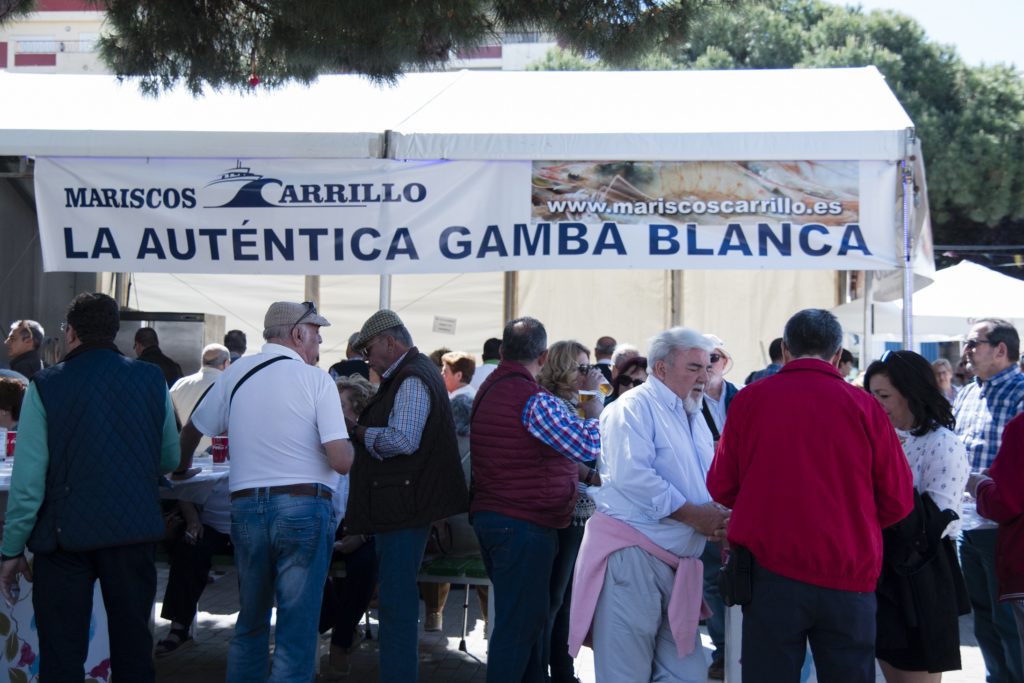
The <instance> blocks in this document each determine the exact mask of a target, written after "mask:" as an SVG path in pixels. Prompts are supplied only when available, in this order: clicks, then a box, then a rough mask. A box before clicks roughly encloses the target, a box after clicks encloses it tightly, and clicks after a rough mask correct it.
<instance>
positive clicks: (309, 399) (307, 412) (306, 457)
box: [192, 344, 348, 491]
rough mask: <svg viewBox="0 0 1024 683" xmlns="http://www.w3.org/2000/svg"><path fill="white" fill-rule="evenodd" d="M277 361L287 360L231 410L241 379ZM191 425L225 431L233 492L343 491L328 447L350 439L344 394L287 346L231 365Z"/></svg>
mask: <svg viewBox="0 0 1024 683" xmlns="http://www.w3.org/2000/svg"><path fill="white" fill-rule="evenodd" d="M276 356H286V357H287V359H286V360H282V361H277V362H275V363H272V364H270V365H267V366H266V367H264V368H261V369H260V370H258V371H257V372H256V373H255V374H253V375H252V376H250V377H249V379H247V380H246V381H245V384H243V385H242V386H241V387H240V388H239V390H238V392H237V393H236V394H235V398H234V401H233V402H232V403H231V404H230V411H229V405H228V400H229V398H230V396H231V391H232V390H233V389H234V387H235V385H236V384H238V382H239V380H241V379H242V377H244V376H245V375H246V374H247V373H248V372H249V370H251V369H252V368H254V367H256V366H257V365H259V364H260V363H263V362H265V361H267V360H270V359H271V358H274V357H276ZM229 412H230V415H229ZM192 424H193V425H195V427H196V429H198V430H199V431H200V432H202V433H203V434H206V435H208V436H212V435H215V434H220V433H222V432H224V431H225V430H227V432H228V438H229V444H230V445H229V452H230V456H231V460H230V463H231V471H230V483H229V488H230V489H231V491H240V490H242V489H248V488H256V487H262V486H281V485H286V484H305V483H318V484H324V485H326V486H329V487H331V488H332V489H334V488H337V486H338V477H339V476H340V475H339V474H338V473H337V472H335V471H334V470H332V469H331V467H330V465H328V463H327V452H326V451H325V450H324V447H323V444H325V443H327V442H329V441H335V440H337V439H347V438H348V431H347V430H346V429H345V419H344V416H343V415H342V412H341V398H340V397H339V396H338V389H337V387H336V386H335V385H334V382H333V381H332V380H331V376H330V375H328V374H327V373H326V372H325V371H323V370H321V369H319V368H316V367H313V366H312V365H306V363H305V362H304V361H303V360H302V359H301V358H300V357H299V355H298V354H297V353H296V352H295V351H293V350H292V349H289V348H287V347H285V346H281V345H279V344H264V345H263V349H262V350H261V351H260V353H258V354H256V355H252V356H243V357H242V358H239V359H238V360H237V361H235V362H234V363H232V364H231V365H229V366H228V368H227V370H225V371H224V374H223V375H222V376H221V378H220V381H218V382H217V383H216V384H215V385H214V387H213V389H212V390H211V391H210V393H209V394H207V395H206V398H205V399H203V402H202V403H201V404H200V405H199V407H198V408H197V409H196V411H195V413H193V415H192Z"/></svg>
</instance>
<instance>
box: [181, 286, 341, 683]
mask: <svg viewBox="0 0 1024 683" xmlns="http://www.w3.org/2000/svg"><path fill="white" fill-rule="evenodd" d="M329 324H330V323H328V322H327V319H326V318H324V317H323V316H321V315H320V314H319V313H317V310H316V306H315V305H314V304H313V302H311V301H307V302H305V303H301V304H300V303H293V302H289V301H278V302H277V303H274V304H271V306H270V308H269V309H268V310H267V314H266V316H265V317H264V319H263V328H264V329H263V338H264V339H265V340H266V341H267V343H266V344H264V345H263V348H262V349H261V350H260V352H259V353H258V354H255V355H249V356H242V357H241V358H239V359H238V361H236V362H234V363H232V364H231V365H229V366H228V368H227V369H226V370H225V371H224V373H223V374H222V375H221V376H220V378H219V379H218V381H217V382H216V383H215V384H214V385H213V388H212V389H211V390H210V393H209V394H207V395H206V397H205V398H204V399H203V400H202V401H201V402H200V403H199V406H198V407H197V408H196V409H195V412H193V413H192V417H191V419H190V420H189V421H188V423H187V424H186V425H185V427H184V428H183V429H182V432H181V458H182V460H181V462H182V468H181V469H182V470H184V469H185V466H187V465H188V464H191V461H192V454H193V452H194V451H195V447H196V444H197V443H198V441H199V438H200V433H202V434H206V435H207V436H213V435H216V434H223V433H224V432H227V433H228V436H229V437H230V439H231V474H230V478H229V479H230V480H229V486H228V487H229V489H230V490H231V542H232V544H234V546H235V565H236V566H237V568H238V599H239V603H240V611H239V613H238V620H237V622H236V623H235V635H234V637H233V638H232V639H231V645H230V647H229V649H228V672H227V680H228V683H243V682H245V683H248V682H249V681H267V680H269V681H273V682H275V683H276V682H280V683H284V682H286V681H287V682H289V683H290V682H291V681H311V680H313V677H314V675H315V667H316V657H317V647H318V642H319V641H318V637H317V625H318V624H317V622H318V618H319V614H320V600H321V597H322V591H323V587H324V581H325V579H326V578H327V568H328V565H329V564H330V559H331V549H332V547H333V542H334V531H335V527H336V526H337V520H335V519H334V511H333V507H332V505H331V499H332V498H333V496H334V490H335V488H336V487H337V484H338V473H342V474H344V473H346V472H348V470H349V468H350V467H351V466H352V446H351V444H350V443H349V441H348V438H349V435H348V432H347V431H346V429H345V422H344V417H343V416H342V412H341V399H340V398H339V396H338V390H337V388H336V387H335V386H334V382H333V381H332V380H331V377H330V375H328V374H327V373H326V372H324V371H323V370H321V369H319V368H317V367H315V363H316V359H317V358H318V357H319V355H320V343H321V338H320V328H321V327H326V326H327V325H329ZM275 601H276V603H277V627H276V632H275V636H274V642H275V646H274V658H273V663H272V665H271V667H270V673H269V678H268V672H267V669H268V664H269V662H268V659H269V655H268V652H269V645H270V610H271V608H272V607H273V606H274V603H275Z"/></svg>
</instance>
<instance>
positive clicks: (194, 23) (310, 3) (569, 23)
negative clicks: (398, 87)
mask: <svg viewBox="0 0 1024 683" xmlns="http://www.w3.org/2000/svg"><path fill="white" fill-rule="evenodd" d="M714 1H715V0H603V1H602V2H593V0H431V1H424V0H388V2H367V1H366V0H303V1H302V2H283V1H281V0H145V1H143V0H106V1H105V3H104V4H105V5H106V7H107V21H108V23H109V25H110V27H111V33H110V34H109V35H108V36H106V37H103V38H101V40H100V52H101V56H102V58H103V60H104V61H105V62H106V63H107V64H108V65H109V66H110V68H111V69H112V70H113V71H114V73H116V74H118V75H119V76H127V77H139V78H141V87H142V88H143V90H144V91H147V92H151V93H155V92H158V91H160V90H161V89H168V88H171V87H173V86H174V85H175V84H177V83H179V82H184V83H185V85H186V86H187V87H188V88H189V90H191V91H192V92H193V93H196V94H198V93H200V92H201V91H202V89H203V87H204V86H206V85H209V86H211V87H213V88H215V89H219V88H225V87H227V88H236V89H239V90H245V89H247V88H250V87H252V86H254V85H256V84H259V85H261V86H262V87H274V86H277V85H280V84H281V83H284V82H286V81H290V80H298V81H301V82H305V83H308V82H310V81H312V80H313V79H315V78H316V77H317V76H318V75H319V74H323V73H359V74H364V75H366V76H368V77H369V78H370V79H372V80H374V81H378V82H393V81H394V80H395V79H396V78H397V77H398V75H399V74H401V73H402V72H403V71H406V70H411V69H429V68H436V67H438V66H441V65H443V64H444V63H445V62H446V61H447V60H448V59H449V56H450V55H451V54H453V53H454V52H456V51H458V50H464V49H471V48H474V47H478V46H480V45H482V44H486V43H489V42H494V41H495V40H496V36H497V35H499V34H500V33H502V32H506V31H508V32H519V31H542V32H545V33H548V34H551V35H553V36H554V37H555V38H556V39H557V40H558V42H559V43H560V44H562V45H565V46H566V47H567V48H569V49H571V50H573V51H575V52H578V53H580V54H584V55H594V56H597V57H600V58H601V59H603V60H604V61H605V62H606V63H608V64H616V65H622V64H626V63H629V62H632V61H634V60H637V59H639V58H641V57H642V56H643V55H644V54H646V53H649V52H653V51H657V50H664V49H667V48H668V47H669V46H670V45H673V44H677V43H679V42H681V41H682V40H683V39H684V38H685V36H686V35H687V32H688V29H689V24H690V21H691V19H692V18H693V16H694V15H695V13H696V12H697V11H698V10H700V9H702V8H704V7H706V6H708V5H710V4H712V3H713V2H714ZM718 4H721V0H719V3H718Z"/></svg>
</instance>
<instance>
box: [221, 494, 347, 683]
mask: <svg viewBox="0 0 1024 683" xmlns="http://www.w3.org/2000/svg"><path fill="white" fill-rule="evenodd" d="M333 515H334V513H333V510H332V508H331V501H330V500H328V499H327V498H321V497H319V496H293V495H289V494H281V495H274V496H269V495H267V491H266V489H261V490H260V491H259V493H258V494H257V495H255V496H251V497H247V498H238V499H235V500H233V501H231V542H232V543H234V546H235V565H236V566H237V567H238V602H239V607H240V609H239V613H238V621H237V622H236V623H235V635H234V637H233V638H232V639H231V645H230V647H229V648H228V675H227V680H228V683H253V682H254V681H267V680H269V681H274V682H275V683H285V682H293V681H294V682H301V683H307V682H309V681H312V680H313V677H314V675H315V669H316V657H317V646H318V640H317V620H318V617H319V615H320V601H321V599H322V595H323V587H324V581H325V580H326V578H327V567H328V564H329V561H330V558H331V548H332V541H333V540H334V520H333ZM275 599H276V602H277V629H276V632H275V636H274V642H275V647H274V661H273V667H272V670H271V671H270V673H269V678H268V672H267V664H268V659H269V647H270V610H271V608H272V607H273V605H274V602H275Z"/></svg>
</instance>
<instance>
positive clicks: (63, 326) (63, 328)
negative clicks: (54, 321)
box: [60, 320, 68, 332]
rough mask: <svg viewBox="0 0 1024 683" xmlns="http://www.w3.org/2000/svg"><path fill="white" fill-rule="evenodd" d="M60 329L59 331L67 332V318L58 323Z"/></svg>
mask: <svg viewBox="0 0 1024 683" xmlns="http://www.w3.org/2000/svg"><path fill="white" fill-rule="evenodd" d="M60 331H61V332H67V331H68V321H67V320H65V321H64V322H62V323H61V324H60Z"/></svg>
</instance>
